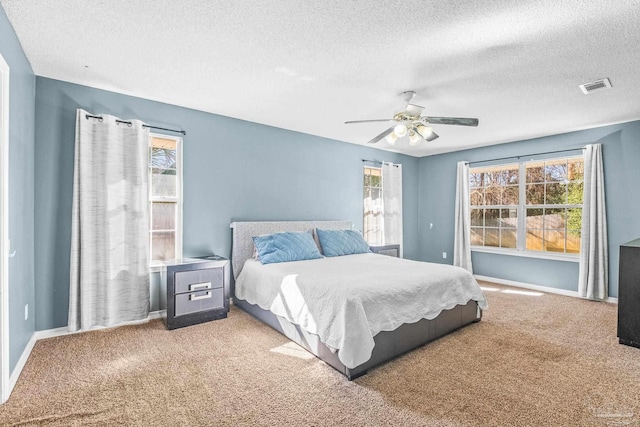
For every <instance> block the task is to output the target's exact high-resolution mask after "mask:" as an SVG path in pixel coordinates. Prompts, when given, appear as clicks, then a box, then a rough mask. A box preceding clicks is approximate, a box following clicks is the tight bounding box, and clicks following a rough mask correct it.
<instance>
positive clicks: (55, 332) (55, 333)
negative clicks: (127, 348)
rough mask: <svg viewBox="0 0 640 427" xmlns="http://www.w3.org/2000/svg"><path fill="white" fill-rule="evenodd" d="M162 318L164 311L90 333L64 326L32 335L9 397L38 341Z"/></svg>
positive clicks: (14, 376) (16, 367)
mask: <svg viewBox="0 0 640 427" xmlns="http://www.w3.org/2000/svg"><path fill="white" fill-rule="evenodd" d="M160 317H162V310H159V311H152V312H151V313H149V316H148V317H147V318H146V319H143V320H134V321H132V322H125V323H121V324H119V325H117V326H109V327H104V326H99V327H96V328H93V329H90V330H89V331H76V332H69V329H67V327H66V326H63V327H62V328H54V329H47V330H44V331H35V332H34V333H33V335H31V339H29V342H28V343H27V345H26V347H25V348H24V351H23V352H22V355H21V356H20V359H18V363H17V364H16V366H15V368H13V372H11V376H10V377H9V392H8V395H11V392H12V391H13V387H15V385H16V382H18V378H19V377H20V374H21V373H22V369H24V365H25V364H26V363H27V359H29V356H30V355H31V351H33V347H34V346H35V345H36V342H37V341H38V340H42V339H45V338H53V337H59V336H62V335H71V334H81V333H84V332H90V331H96V330H100V329H108V328H118V327H120V326H127V325H140V324H142V323H147V322H148V321H150V320H153V319H159V318H160Z"/></svg>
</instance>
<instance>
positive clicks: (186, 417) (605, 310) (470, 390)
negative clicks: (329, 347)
mask: <svg viewBox="0 0 640 427" xmlns="http://www.w3.org/2000/svg"><path fill="white" fill-rule="evenodd" d="M483 286H486V287H488V288H491V289H494V290H487V291H486V294H487V297H488V298H489V304H490V308H489V310H487V311H486V312H485V313H484V318H483V320H482V322H480V323H477V324H473V325H471V326H469V327H466V328H464V329H462V330H460V331H457V332H455V333H453V334H451V335H449V336H447V337H444V338H442V339H440V340H437V341H435V342H433V343H431V344H428V345H426V346H423V347H421V348H419V349H417V350H414V351H413V352H410V353H409V354H407V355H405V356H403V357H400V358H398V359H396V360H394V361H392V362H390V363H387V364H385V365H383V366H381V367H379V368H377V369H375V370H373V371H370V372H369V373H368V374H367V375H365V376H363V377H361V378H359V379H357V380H355V381H352V382H349V381H347V380H346V379H345V378H344V377H343V376H342V375H340V374H338V373H337V372H336V371H334V370H333V369H332V368H331V367H329V366H327V365H325V364H324V363H323V362H321V361H319V360H318V359H316V358H314V357H309V355H308V353H306V352H305V351H304V350H302V349H300V348H299V347H296V346H295V345H293V344H291V343H290V342H289V341H288V340H287V339H286V338H283V337H282V336H281V335H280V334H278V333H277V332H275V331H273V330H271V329H270V328H269V327H267V326H265V325H263V324H261V323H260V322H258V321H256V320H254V319H253V318H251V317H250V316H249V315H247V314H246V313H244V312H242V311H240V310H239V309H232V311H231V313H230V315H229V318H228V319H224V320H218V321H214V322H210V323H206V324H201V325H197V326H192V327H188V328H183V329H179V330H175V331H167V330H166V329H165V327H164V324H163V323H162V322H161V321H160V320H155V321H151V322H149V323H147V324H143V325H137V326H127V327H121V328H115V329H108V330H102V331H95V332H90V333H84V334H76V335H68V336H63V337H57V338H51V339H47V340H41V341H39V342H38V343H37V344H36V346H35V348H34V350H33V353H32V354H31V357H30V358H29V360H28V362H27V364H26V366H25V368H24V370H23V372H22V375H21V376H20V378H19V380H18V383H17V384H16V387H15V389H14V391H13V393H12V395H11V397H10V399H9V400H8V402H7V403H6V404H4V405H3V406H1V407H0V424H1V425H3V426H7V425H29V426H30V425H64V426H67V425H109V426H111V425H140V426H156V425H158V426H187V425H194V426H198V425H212V426H217V425H229V426H244V425H247V426H279V425H283V426H284V425H287V426H307V425H310V426H391V425H393V426H607V425H640V349H635V348H631V347H627V346H622V345H619V344H618V343H617V338H616V316H617V307H616V306H615V305H612V304H604V303H595V302H589V301H584V300H579V299H576V298H570V297H563V296H558V295H549V294H543V295H534V294H535V293H533V294H531V293H529V292H526V291H525V292H524V293H518V292H522V290H516V289H515V288H507V287H504V286H497V285H491V284H483ZM511 291H515V292H516V293H510V292H511Z"/></svg>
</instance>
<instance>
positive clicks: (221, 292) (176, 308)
mask: <svg viewBox="0 0 640 427" xmlns="http://www.w3.org/2000/svg"><path fill="white" fill-rule="evenodd" d="M160 277H161V280H162V284H163V285H164V286H166V292H160V295H161V299H162V300H164V301H162V300H161V301H160V302H161V304H162V303H164V304H165V307H167V310H166V313H163V317H164V320H165V323H166V325H167V328H168V329H176V328H181V327H183V326H190V325H195V324H197V323H202V322H208V321H209V320H216V319H222V318H225V317H227V313H228V312H229V261H228V260H227V259H225V258H222V257H216V258H213V257H209V259H199V258H183V259H179V260H173V261H166V262H165V263H164V265H163V267H162V271H161V274H160Z"/></svg>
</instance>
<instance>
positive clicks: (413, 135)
mask: <svg viewBox="0 0 640 427" xmlns="http://www.w3.org/2000/svg"><path fill="white" fill-rule="evenodd" d="M421 140H422V138H420V135H418V133H417V132H414V131H413V129H411V130H410V131H409V145H418V144H420V141H421Z"/></svg>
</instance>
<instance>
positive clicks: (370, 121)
mask: <svg viewBox="0 0 640 427" xmlns="http://www.w3.org/2000/svg"><path fill="white" fill-rule="evenodd" d="M392 121H393V119H373V120H350V121H348V122H344V124H345V125H350V124H352V123H373V122H392Z"/></svg>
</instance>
